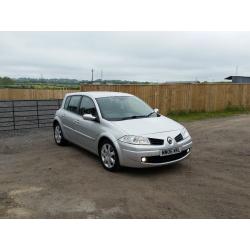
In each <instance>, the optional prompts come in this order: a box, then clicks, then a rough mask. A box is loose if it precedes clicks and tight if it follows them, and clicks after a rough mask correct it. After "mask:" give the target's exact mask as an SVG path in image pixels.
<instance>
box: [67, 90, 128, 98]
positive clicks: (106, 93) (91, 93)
mask: <svg viewBox="0 0 250 250" xmlns="http://www.w3.org/2000/svg"><path fill="white" fill-rule="evenodd" d="M71 95H86V96H89V97H92V98H99V97H109V96H132V95H131V94H128V93H122V92H113V91H87V92H75V93H69V94H67V96H71Z"/></svg>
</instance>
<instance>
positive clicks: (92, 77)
mask: <svg viewBox="0 0 250 250" xmlns="http://www.w3.org/2000/svg"><path fill="white" fill-rule="evenodd" d="M93 81H94V69H91V82H92V83H93Z"/></svg>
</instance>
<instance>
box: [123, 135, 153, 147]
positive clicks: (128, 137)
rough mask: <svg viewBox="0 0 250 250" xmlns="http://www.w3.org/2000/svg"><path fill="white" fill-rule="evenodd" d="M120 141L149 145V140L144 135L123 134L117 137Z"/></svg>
mask: <svg viewBox="0 0 250 250" xmlns="http://www.w3.org/2000/svg"><path fill="white" fill-rule="evenodd" d="M119 140H120V141H122V142H125V143H129V144H135V145H150V141H149V140H148V138H146V137H142V136H135V135H125V136H123V137H122V138H120V139H119Z"/></svg>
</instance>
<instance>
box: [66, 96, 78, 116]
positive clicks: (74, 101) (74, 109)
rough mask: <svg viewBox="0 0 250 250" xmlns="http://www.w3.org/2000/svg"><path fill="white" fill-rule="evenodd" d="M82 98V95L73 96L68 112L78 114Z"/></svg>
mask: <svg viewBox="0 0 250 250" xmlns="http://www.w3.org/2000/svg"><path fill="white" fill-rule="evenodd" d="M81 98H82V97H81V96H80V95H76V96H71V98H70V101H69V104H68V107H67V110H68V111H70V112H73V113H76V114H78V111H79V104H80V101H81Z"/></svg>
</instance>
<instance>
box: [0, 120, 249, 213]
mask: <svg viewBox="0 0 250 250" xmlns="http://www.w3.org/2000/svg"><path fill="white" fill-rule="evenodd" d="M184 125H185V126H186V127H187V128H188V129H189V131H190V133H191V135H192V137H193V142H194V148H193V152H192V155H191V157H190V158H188V159H186V160H185V161H183V162H181V163H178V164H175V165H171V166H166V167H161V168H151V169H129V168H124V169H123V170H122V171H121V172H118V173H110V172H108V171H105V170H104V169H103V168H102V166H101V164H100V163H99V161H98V158H97V157H96V156H94V155H92V154H90V153H88V152H87V151H85V150H83V149H81V148H78V147H76V146H74V145H68V146H65V147H59V146H57V145H55V143H54V141H53V136H52V135H53V134H52V130H51V129H33V130H30V131H28V130H23V131H19V132H15V133H14V132H10V133H3V132H2V133H0V183H1V185H0V217H1V218H250V116H249V115H240V116H233V117H230V118H220V119H211V120H203V121H198V122H190V123H185V124H184Z"/></svg>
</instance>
